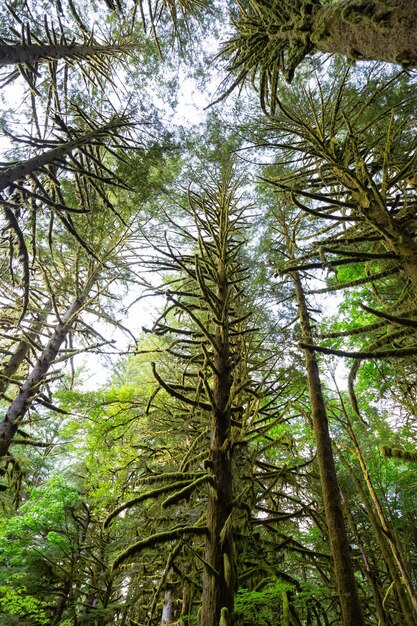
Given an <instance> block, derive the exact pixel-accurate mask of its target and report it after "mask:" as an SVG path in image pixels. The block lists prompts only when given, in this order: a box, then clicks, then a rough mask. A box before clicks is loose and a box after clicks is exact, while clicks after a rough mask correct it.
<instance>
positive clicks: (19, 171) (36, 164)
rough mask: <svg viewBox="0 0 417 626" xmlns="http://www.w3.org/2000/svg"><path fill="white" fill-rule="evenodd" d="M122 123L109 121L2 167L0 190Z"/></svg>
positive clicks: (107, 134)
mask: <svg viewBox="0 0 417 626" xmlns="http://www.w3.org/2000/svg"><path fill="white" fill-rule="evenodd" d="M124 123H125V122H124V121H123V120H114V121H111V122H109V123H108V124H104V125H103V126H101V127H99V128H96V129H94V130H92V131H91V132H89V133H85V135H82V136H80V137H77V138H76V139H72V140H71V141H67V142H65V143H62V144H60V145H59V146H57V147H56V148H52V149H51V150H46V151H45V152H43V153H42V154H38V155H37V156H34V157H32V158H31V159H27V160H26V161H22V162H21V163H17V164H16V165H11V166H10V167H8V168H6V169H3V171H2V173H1V174H0V191H3V190H4V189H6V187H7V186H8V185H10V184H11V183H14V182H15V181H17V180H19V179H21V178H25V177H26V176H29V175H30V174H32V173H33V172H36V171H37V170H41V169H42V168H44V167H45V166H46V165H51V164H53V163H60V162H62V160H63V159H64V158H65V157H66V156H67V155H68V154H70V153H71V152H72V151H73V150H75V149H76V148H79V147H81V146H85V145H87V144H90V143H95V142H99V141H100V140H102V139H103V138H104V137H107V136H109V135H111V134H112V133H113V132H114V131H115V130H117V129H118V128H120V127H121V126H123V125H124Z"/></svg>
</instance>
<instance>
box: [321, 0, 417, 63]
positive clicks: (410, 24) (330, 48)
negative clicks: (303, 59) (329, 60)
mask: <svg viewBox="0 0 417 626" xmlns="http://www.w3.org/2000/svg"><path fill="white" fill-rule="evenodd" d="M310 38H311V42H312V44H313V45H314V47H315V49H316V50H318V51H320V52H330V53H335V52H339V53H340V54H343V55H345V56H347V57H348V58H350V59H358V60H376V61H390V62H392V63H399V64H400V65H404V66H405V67H416V66H417V2H416V1H415V0H341V1H339V2H334V3H330V4H326V5H324V6H323V7H320V8H319V9H316V10H315V12H313V17H312V24H311V36H310Z"/></svg>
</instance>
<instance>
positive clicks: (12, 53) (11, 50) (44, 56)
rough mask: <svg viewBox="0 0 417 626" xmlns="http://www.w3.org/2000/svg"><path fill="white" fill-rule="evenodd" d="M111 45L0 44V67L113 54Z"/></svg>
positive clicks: (113, 49) (113, 50)
mask: <svg viewBox="0 0 417 626" xmlns="http://www.w3.org/2000/svg"><path fill="white" fill-rule="evenodd" d="M115 50H116V49H115V48H112V47H111V46H87V45H82V44H72V45H71V44H70V45H58V44H56V45H51V44H2V45H0V67H4V66H5V65H15V64H17V63H44V62H46V61H49V60H51V59H57V60H58V59H75V58H78V59H85V58H88V57H90V58H91V57H94V56H100V55H106V54H107V55H111V54H114V52H115Z"/></svg>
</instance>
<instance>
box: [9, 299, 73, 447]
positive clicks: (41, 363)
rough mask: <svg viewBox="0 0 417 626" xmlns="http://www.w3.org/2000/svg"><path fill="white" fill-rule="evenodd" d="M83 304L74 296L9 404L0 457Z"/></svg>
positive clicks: (10, 441) (10, 440)
mask: <svg viewBox="0 0 417 626" xmlns="http://www.w3.org/2000/svg"><path fill="white" fill-rule="evenodd" d="M83 306H84V298H76V300H75V301H74V302H73V304H72V305H71V306H70V307H69V309H68V310H67V312H66V313H65V315H64V316H63V318H62V320H61V322H60V323H59V324H58V326H57V327H56V329H55V331H54V332H53V334H52V336H51V338H50V339H49V341H48V343H47V344H46V346H45V348H44V349H43V351H42V353H41V355H40V357H39V359H38V361H37V362H36V364H35V366H34V368H33V369H32V371H31V372H30V373H29V375H28V377H27V379H26V380H25V382H24V383H23V385H22V387H21V388H20V391H19V393H18V394H17V396H16V398H15V399H14V400H13V402H12V403H11V405H10V406H9V409H8V411H7V413H6V415H5V417H4V419H3V421H2V422H0V458H2V457H4V456H6V454H7V452H8V450H9V447H10V445H11V443H12V441H13V438H14V436H15V434H16V431H17V429H18V427H19V424H20V422H21V421H22V419H23V417H24V415H25V414H26V411H27V410H28V408H29V406H30V405H31V403H32V402H33V400H34V398H35V396H36V394H37V392H38V391H39V387H40V385H41V384H42V383H43V381H44V380H45V375H46V374H47V372H48V371H49V369H50V367H51V365H52V364H53V362H54V360H55V358H56V357H57V354H58V352H59V349H60V348H61V346H62V344H63V342H64V341H65V339H66V337H67V335H68V333H69V331H70V329H71V327H72V325H73V323H74V321H75V319H76V318H77V315H78V314H79V312H80V311H81V309H82V308H83Z"/></svg>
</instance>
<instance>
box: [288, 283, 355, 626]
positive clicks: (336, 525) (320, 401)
mask: <svg viewBox="0 0 417 626" xmlns="http://www.w3.org/2000/svg"><path fill="white" fill-rule="evenodd" d="M292 278H293V281H294V286H295V293H296V298H297V304H298V310H299V317H300V324H301V331H302V336H303V341H311V334H312V332H311V326H310V319H309V314H308V309H307V303H306V299H305V295H304V290H303V287H302V284H301V280H300V277H299V274H298V272H293V273H292ZM304 354H305V361H306V369H307V378H308V385H309V393H310V402H311V415H312V420H313V428H314V434H315V438H316V446H317V461H318V465H319V472H320V482H321V488H322V493H323V502H324V510H325V516H326V523H327V528H328V534H329V542H330V550H331V554H332V558H333V568H334V575H335V582H336V587H337V590H338V594H339V600H340V607H341V611H342V620H343V622H342V623H343V626H365V621H364V618H363V615H362V610H361V606H360V602H359V597H358V592H357V588H356V582H355V576H354V571H353V565H352V561H351V557H350V548H349V542H348V538H347V533H346V526H345V521H344V518H343V512H342V502H341V497H340V490H339V484H338V481H337V475H336V468H335V464H334V458H333V452H332V442H331V438H330V433H329V427H328V422H327V415H326V408H325V403H324V397H323V392H322V388H321V381H320V373H319V368H318V364H317V359H316V356H315V354H314V352H313V351H311V350H305V351H304Z"/></svg>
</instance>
